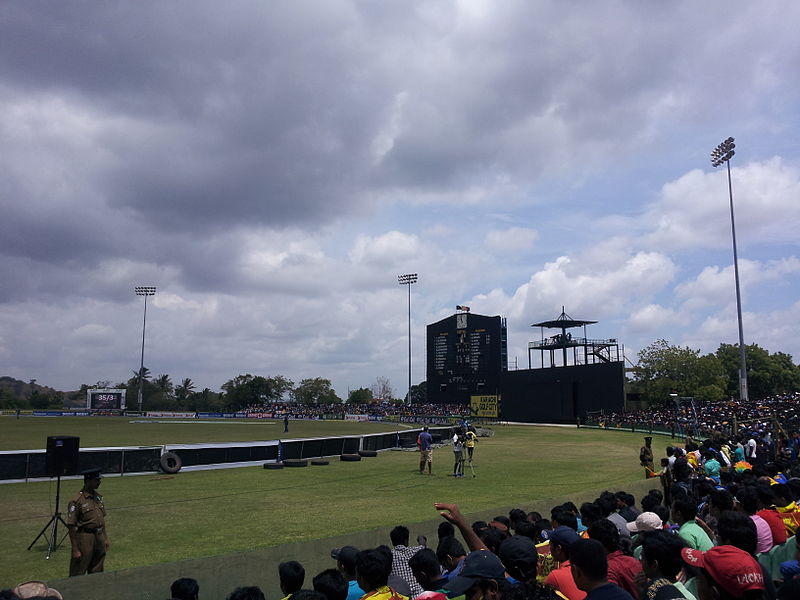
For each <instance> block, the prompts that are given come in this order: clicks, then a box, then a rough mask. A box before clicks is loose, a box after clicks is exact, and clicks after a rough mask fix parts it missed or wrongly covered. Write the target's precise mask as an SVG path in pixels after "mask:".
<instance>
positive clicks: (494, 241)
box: [484, 227, 539, 252]
mask: <svg viewBox="0 0 800 600" xmlns="http://www.w3.org/2000/svg"><path fill="white" fill-rule="evenodd" d="M538 238H539V233H538V232H537V231H536V230H535V229H529V228H527V227H510V228H509V229H505V230H493V231H489V232H487V233H486V238H485V239H484V244H485V245H486V247H487V248H489V249H490V250H494V251H501V252H514V251H517V250H527V249H529V248H531V247H532V246H533V243H534V242H535V241H536V240H537V239H538Z"/></svg>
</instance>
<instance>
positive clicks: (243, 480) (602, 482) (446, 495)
mask: <svg viewBox="0 0 800 600" xmlns="http://www.w3.org/2000/svg"><path fill="white" fill-rule="evenodd" d="M85 420H86V421H90V423H89V425H87V427H88V426H92V427H93V426H95V424H94V423H91V420H88V419H85ZM23 421H24V420H23ZM29 421H36V419H29ZM41 421H47V420H46V419H41ZM74 421H76V422H77V421H83V419H74ZM69 423H70V424H72V423H73V421H70V422H69ZM15 425H16V423H9V424H6V423H4V424H3V429H4V431H5V430H6V429H7V428H9V429H10V428H13V427H14V426H15ZM21 425H22V426H23V427H31V430H30V431H32V432H33V431H36V435H39V436H40V435H44V434H43V433H42V429H40V428H47V427H50V426H49V425H47V426H46V425H40V424H35V423H33V424H32V423H27V422H26V423H22V424H21ZM57 425H58V427H60V424H57ZM102 425H107V426H108V427H109V428H116V427H117V425H116V424H115V423H111V422H108V423H104V422H102V421H100V420H98V423H97V427H101V426H102ZM80 426H81V427H84V425H80ZM365 426H370V427H371V429H370V430H372V431H379V430H386V429H387V428H388V429H392V428H394V427H396V426H391V427H387V426H383V427H382V428H381V427H378V426H373V424H357V423H354V424H345V423H321V422H310V423H303V424H300V423H296V424H295V423H292V431H291V435H292V437H301V436H305V435H313V434H314V433H317V434H319V435H329V434H332V433H344V432H352V433H355V432H357V431H356V429H357V428H358V427H361V428H363V427H365ZM58 427H57V428H58ZM131 427H132V430H133V431H135V432H138V431H141V432H142V433H141V435H142V437H141V438H138V437H135V439H137V440H138V442H139V443H141V444H149V443H154V442H155V441H156V437H153V436H154V434H153V433H152V431H153V430H152V429H150V428H157V427H159V426H158V425H141V426H139V427H133V426H131ZM169 427H170V430H169V431H170V436H168V437H166V438H159V440H160V443H163V442H174V441H181V442H191V441H194V442H200V441H209V440H214V441H225V440H228V441H229V440H244V439H248V436H247V435H245V434H244V433H243V431H242V430H243V429H245V428H248V427H249V426H245V425H242V426H241V428H240V427H239V426H236V425H227V424H219V425H216V426H210V427H211V428H210V429H209V428H207V427H206V426H204V425H201V424H196V425H194V426H192V425H185V429H184V428H181V427H180V426H178V425H177V424H173V425H170V426H169ZM253 427H254V428H255V429H254V430H252V431H254V432H255V433H253V434H251V436H250V437H249V439H270V438H271V437H277V436H278V435H280V434H281V431H282V427H280V428H278V427H277V426H268V425H263V424H261V425H259V424H254V425H253ZM348 427H354V428H355V429H348ZM77 428H78V424H77V423H76V424H75V425H74V427H72V428H69V429H66V430H64V431H58V432H51V434H54V433H59V434H65V435H66V434H73V433H75V432H77V431H78V429H77ZM116 431H118V432H122V431H124V432H125V438H124V439H120V438H119V437H115V438H113V439H110V438H109V437H107V435H106V434H105V433H104V432H102V431H101V430H99V429H98V430H96V431H95V430H90V429H86V430H81V433H79V435H81V438H82V439H81V445H82V446H85V445H86V444H85V443H84V439H88V440H92V441H90V442H89V443H90V444H91V445H126V444H129V443H132V438H131V437H128V435H129V434H128V431H130V430H129V429H128V427H127V426H125V425H124V424H121V425H120V429H117V430H116ZM165 431H166V430H165ZM362 431H363V429H362ZM495 431H496V435H495V436H494V437H492V438H483V439H481V441H480V443H479V444H478V447H477V449H476V454H475V473H476V474H477V478H475V479H473V478H471V477H470V476H469V469H468V470H467V477H465V478H464V479H453V478H452V477H447V473H448V472H450V471H451V470H452V452H451V451H450V450H449V449H447V448H442V449H437V450H436V451H435V452H434V473H435V475H434V476H433V477H428V476H420V475H419V474H418V472H417V466H418V456H419V455H418V454H416V453H414V452H408V451H385V452H381V453H380V454H379V456H378V457H377V458H366V459H364V460H362V461H361V462H356V463H350V462H339V461H338V460H332V461H331V464H330V465H329V466H321V467H312V466H309V467H307V468H301V469H283V470H279V471H270V470H265V469H263V468H261V467H260V466H259V467H246V468H238V469H225V470H215V471H201V472H191V473H190V472H181V473H178V474H177V475H175V476H165V475H144V476H136V477H133V476H127V477H107V478H105V479H104V480H103V483H102V486H101V488H100V491H101V492H102V493H103V494H104V496H105V501H106V506H107V507H108V510H109V515H108V527H109V535H110V539H111V550H110V553H109V557H108V559H107V561H106V569H107V570H119V569H128V568H132V567H138V566H144V565H152V564H158V563H162V562H169V561H178V560H182V559H188V558H198V557H206V556H214V555H219V554H224V553H231V552H238V551H243V550H250V549H254V548H259V547H267V546H276V545H280V544H284V543H287V542H294V541H299V540H313V539H318V538H322V537H328V536H333V535H338V534H345V533H349V532H356V531H363V530H366V529H371V528H376V527H384V526H386V527H391V526H393V525H395V524H397V523H402V522H405V523H413V522H418V521H422V520H425V519H431V518H434V517H435V516H436V513H435V511H434V509H433V503H434V502H443V501H444V502H457V503H458V504H459V505H460V506H461V508H462V510H463V511H464V512H466V513H469V512H475V511H480V510H487V509H491V508H494V507H506V506H519V507H521V508H530V507H531V506H532V504H533V503H534V502H535V501H536V500H537V499H543V498H551V497H555V496H561V495H569V494H575V493H579V492H580V491H582V490H591V489H602V488H609V489H624V487H625V484H626V483H630V482H633V481H637V480H639V479H640V478H641V470H640V468H639V467H638V448H639V446H640V445H641V437H640V436H639V435H638V434H629V433H622V432H609V431H597V430H586V429H580V430H578V429H572V428H554V427H553V428H548V427H525V426H498V427H497V428H496V429H495ZM173 432H180V433H181V434H182V437H180V438H175V437H173V435H172V434H173ZM272 432H274V434H272ZM271 434H272V435H271ZM115 435H121V434H120V433H117V434H115ZM130 435H133V434H130ZM137 435H138V433H137ZM4 442H5V440H4ZM37 446H41V444H33V445H32V446H31V445H30V444H28V447H37ZM656 446H657V451H658V449H659V448H660V447H661V445H659V444H656ZM79 488H80V482H79V481H77V480H65V481H63V482H62V497H63V501H62V508H64V507H65V504H66V500H67V499H68V497H69V496H70V495H72V494H74V493H75V492H76V491H77V490H78V489H79ZM54 495H55V482H54V481H53V482H38V483H20V484H6V485H0V514H2V517H0V529H2V531H3V532H4V535H3V539H4V541H5V543H4V544H2V546H0V586H2V587H6V586H8V585H11V584H15V583H18V582H19V581H24V580H26V579H44V580H47V579H55V578H59V577H63V576H64V575H65V574H66V572H67V565H68V561H69V550H68V548H69V542H68V540H67V541H65V544H64V545H63V546H62V547H61V549H59V550H58V551H57V552H56V553H55V554H54V555H53V557H52V558H51V560H49V561H46V560H45V559H44V555H45V551H46V542H41V541H40V543H38V544H37V545H36V546H34V548H33V549H32V550H31V551H26V550H25V548H26V547H27V546H28V544H29V543H30V542H31V541H32V540H33V538H34V537H35V536H36V534H37V533H38V532H39V530H40V529H41V528H42V527H43V526H44V524H45V522H46V521H47V519H48V518H49V516H50V514H51V512H52V510H53V508H52V504H51V503H52V500H53V498H54Z"/></svg>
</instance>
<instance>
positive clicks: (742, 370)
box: [711, 137, 748, 402]
mask: <svg viewBox="0 0 800 600" xmlns="http://www.w3.org/2000/svg"><path fill="white" fill-rule="evenodd" d="M734 148H736V144H734V143H733V138H732V137H729V138H728V139H727V140H725V141H724V142H722V143H721V144H720V145H719V146H717V147H716V148H714V151H713V152H712V153H711V165H712V166H714V167H718V166H720V165H721V164H722V163H725V164H726V165H727V167H728V197H729V198H730V204H731V236H732V237H733V273H734V278H735V279H736V316H737V317H738V319H739V398H740V400H742V401H744V402H746V401H747V400H748V393H747V360H746V359H745V351H744V330H743V328H742V295H741V292H740V289H739V258H738V255H737V253H736V223H735V221H734V218H733V185H732V183H731V158H733V155H734V154H736V152H734Z"/></svg>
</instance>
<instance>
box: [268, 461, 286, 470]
mask: <svg viewBox="0 0 800 600" xmlns="http://www.w3.org/2000/svg"><path fill="white" fill-rule="evenodd" d="M264 468H265V469H269V470H270V471H275V470H277V469H282V468H283V463H282V462H274V463H264Z"/></svg>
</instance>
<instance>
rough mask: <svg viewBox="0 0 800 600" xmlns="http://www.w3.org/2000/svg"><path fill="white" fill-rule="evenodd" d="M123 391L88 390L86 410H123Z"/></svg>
mask: <svg viewBox="0 0 800 600" xmlns="http://www.w3.org/2000/svg"><path fill="white" fill-rule="evenodd" d="M125 391H126V390H120V389H116V388H114V389H98V390H89V391H88V392H87V393H86V408H88V409H90V410H125Z"/></svg>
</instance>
